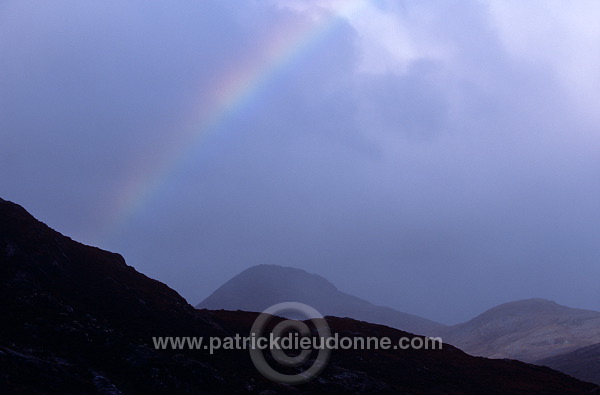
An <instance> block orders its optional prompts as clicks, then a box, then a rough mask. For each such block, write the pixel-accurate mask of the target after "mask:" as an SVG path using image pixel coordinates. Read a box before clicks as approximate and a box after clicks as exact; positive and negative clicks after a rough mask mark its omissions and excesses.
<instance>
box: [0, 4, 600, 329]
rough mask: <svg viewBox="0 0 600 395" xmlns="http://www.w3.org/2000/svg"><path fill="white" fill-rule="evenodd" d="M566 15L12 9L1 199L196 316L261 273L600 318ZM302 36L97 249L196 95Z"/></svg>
mask: <svg viewBox="0 0 600 395" xmlns="http://www.w3.org/2000/svg"><path fill="white" fill-rule="evenodd" d="M546 4H548V5H547V6H546ZM580 4H584V3H578V5H569V6H565V5H564V3H559V2H551V3H544V5H543V6H542V5H541V4H537V3H536V4H532V5H529V3H528V4H527V5H523V4H520V3H516V2H515V3H511V2H508V3H507V2H466V3H460V4H447V3H446V2H435V1H432V2H404V3H402V4H400V3H398V2H393V1H390V2H386V1H381V2H367V1H362V2H353V3H349V2H346V1H333V0H327V1H325V0H323V1H311V2H308V1H298V2H277V1H271V2H245V3H244V4H243V5H240V4H237V3H236V4H235V5H233V4H232V3H226V2H221V1H215V2H208V1H206V2H202V3H197V2H180V3H172V2H157V3H152V4H148V3H146V2H130V3H126V4H125V3H122V2H105V3H97V4H95V5H89V4H87V5H86V4H84V3H80V2H68V1H64V2H55V3H53V5H52V7H47V8H43V7H41V6H40V7H37V6H36V7H35V8H34V7H31V4H30V3H27V2H17V1H14V2H7V3H5V5H4V8H2V9H1V10H0V20H1V21H3V22H2V23H0V70H1V71H2V73H0V104H1V106H0V130H3V131H8V132H3V134H2V145H1V146H0V165H1V166H0V177H1V179H2V181H3V188H4V193H5V194H6V195H5V196H3V197H4V198H10V199H13V200H16V201H18V202H19V203H22V204H24V205H25V206H26V207H28V208H30V209H31V210H32V211H33V212H34V214H36V215H38V216H40V217H41V218H42V219H43V220H45V221H47V222H48V223H49V224H50V225H52V226H54V227H56V228H58V229H59V230H61V231H63V232H65V233H67V234H69V235H71V236H73V237H74V238H77V239H81V240H83V241H86V242H88V243H91V244H98V243H99V244H101V246H102V247H105V248H110V249H113V250H117V251H120V252H122V253H124V255H125V256H126V258H127V259H128V262H129V263H130V264H133V265H134V266H136V268H138V269H139V270H141V271H143V272H145V273H147V274H149V275H151V276H153V277H156V278H158V279H159V280H161V281H165V282H166V283H168V284H169V285H171V286H173V287H175V288H176V289H177V290H178V291H179V292H181V293H182V294H183V295H184V296H185V297H186V298H188V299H189V301H190V302H192V303H197V302H198V301H200V299H202V298H203V297H205V296H207V295H208V293H209V292H210V291H212V290H213V289H215V288H216V287H217V286H218V285H220V283H221V282H223V281H225V280H227V279H228V278H229V277H230V276H233V275H235V274H237V273H238V272H239V271H241V270H243V269H245V268H246V267H248V266H250V265H253V264H259V263H275V264H283V265H292V266H298V267H302V268H304V269H307V270H309V271H313V272H317V273H320V274H322V275H325V276H326V277H328V278H330V279H331V280H332V281H333V282H334V283H335V284H337V285H339V286H340V288H341V289H342V290H344V291H347V292H350V293H356V294H358V295H359V296H363V297H365V298H367V299H370V300H373V301H375V302H377V303H382V304H389V305H392V306H394V307H397V308H400V309H403V310H406V311H410V312H413V313H417V314H422V315H425V316H428V317H431V318H434V319H439V320H445V321H449V322H450V321H458V320H460V319H467V318H470V316H471V315H472V314H475V313H477V312H480V311H481V310H482V309H484V308H487V307H490V306H491V305H493V304H495V303H501V302H505V301H507V300H510V299H517V298H522V297H523V298H524V297H533V296H539V297H547V298H553V299H557V300H558V301H559V302H562V303H567V304H571V305H575V306H580V307H588V308H596V309H600V306H599V305H598V304H597V301H598V300H600V294H599V292H600V291H598V287H597V285H596V284H595V279H596V278H597V276H598V275H600V272H598V270H600V269H598V266H597V264H596V262H595V259H596V257H597V256H598V255H599V253H600V251H599V249H598V246H597V243H596V241H595V239H594V235H597V234H598V232H599V231H600V229H598V226H599V225H598V224H600V207H599V206H598V203H597V202H598V201H600V199H598V197H599V194H600V170H599V169H600V161H599V160H598V159H597V152H598V144H599V143H600V141H599V140H598V137H597V122H598V119H597V112H596V111H595V103H596V102H597V98H596V96H597V91H598V89H596V88H597V84H598V72H597V71H596V70H598V68H597V67H595V65H596V64H597V62H598V59H597V55H596V51H595V50H594V51H592V48H593V47H594V46H597V45H596V44H597V42H598V31H599V29H598V28H597V27H596V25H595V24H594V23H592V22H593V21H592V16H593V15H594V13H593V10H594V9H595V8H593V7H595V6H594V5H592V4H591V3H590V4H587V5H585V4H584V5H580ZM298 26H299V27H309V28H311V29H308V30H307V32H308V33H310V32H321V34H315V35H313V36H310V37H311V38H312V40H309V44H310V45H305V46H303V47H302V50H301V51H300V50H299V51H296V52H294V51H291V52H290V53H292V54H293V55H294V56H289V57H288V58H286V59H288V61H287V62H283V63H281V64H280V67H275V68H272V69H270V70H271V73H270V74H268V75H265V76H264V77H265V79H263V80H261V81H263V84H262V85H261V89H259V90H256V92H254V93H255V94H253V95H250V96H249V97H251V100H247V103H245V105H244V106H242V107H240V108H241V109H240V110H238V111H235V112H233V113H231V114H228V116H227V117H226V120H225V121H224V122H222V123H220V124H219V129H218V132H214V133H212V134H210V133H209V134H207V135H206V136H204V137H203V138H202V140H201V143H199V144H198V145H197V146H194V147H193V149H191V152H192V153H191V155H189V157H186V158H185V160H182V161H181V164H180V165H179V166H178V167H177V168H176V169H175V170H174V171H172V172H171V173H169V177H166V178H165V179H164V180H163V182H162V183H161V184H160V188H158V189H156V190H155V192H154V193H153V194H151V195H150V196H148V197H147V198H146V199H145V200H143V204H142V205H141V206H140V207H142V209H140V210H139V211H138V212H136V213H135V214H134V215H133V216H132V217H131V218H130V219H129V220H128V221H127V222H126V223H125V224H124V226H123V227H122V228H121V229H120V230H118V231H116V230H115V231H114V233H113V235H112V236H113V237H112V238H111V240H110V241H106V240H105V239H100V238H99V237H98V232H97V228H98V227H99V226H100V224H103V223H104V220H105V217H106V213H107V212H108V211H110V209H111V207H112V206H114V204H115V201H116V200H117V198H118V197H119V196H120V193H121V192H122V190H123V188H124V187H126V186H127V182H128V180H130V179H132V178H133V179H135V178H136V177H137V176H138V175H139V174H144V172H146V171H148V169H152V168H153V166H154V164H155V163H156V161H157V160H159V159H160V158H161V155H164V153H165V151H167V150H168V149H169V147H171V146H177V144H176V143H177V142H181V141H184V140H182V139H184V138H185V136H186V135H187V133H193V132H194V131H195V129H193V128H194V126H195V125H196V123H194V122H197V124H198V125H199V126H198V127H201V124H200V122H199V121H194V122H191V121H190V120H196V119H202V117H200V116H199V115H198V114H200V115H201V114H204V112H205V111H207V109H210V108H212V107H211V106H213V105H214V102H215V100H216V98H215V90H214V89H212V87H214V86H218V85H219V83H220V82H227V81H226V78H228V77H230V76H232V75H234V74H235V73H234V71H236V70H237V71H240V72H241V74H239V75H244V74H243V72H244V71H247V69H246V67H247V65H252V64H254V63H256V62H254V63H253V61H256V60H257V59H258V60H260V59H263V58H264V57H267V55H268V51H267V49H268V48H270V47H268V45H267V44H269V43H271V42H272V41H273V40H275V39H276V40H279V41H277V42H283V43H288V44H289V45H292V43H297V42H298V41H297V40H296V41H293V40H291V38H290V37H291V36H286V35H283V34H284V33H282V32H288V33H289V32H290V31H293V29H290V27H298ZM324 26H325V27H327V29H321V30H319V28H320V27H321V28H322V27H324ZM286 28H287V30H286ZM323 32H325V33H323ZM288 39H290V42H287V41H286V40H288ZM259 63H260V62H259ZM273 70H275V71H273ZM236 75H237V74H236ZM224 86H226V84H224ZM190 125H191V126H190ZM190 128H191V129H190ZM573 284H579V285H578V286H577V287H573ZM473 295H478V297H477V298H476V300H474V298H473Z"/></svg>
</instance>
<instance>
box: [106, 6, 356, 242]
mask: <svg viewBox="0 0 600 395" xmlns="http://www.w3.org/2000/svg"><path fill="white" fill-rule="evenodd" d="M339 4H340V5H339V6H337V7H335V9H333V10H328V11H327V12H326V13H321V14H320V15H319V16H317V17H315V18H312V19H310V18H306V19H305V20H303V21H302V22H299V23H297V24H288V25H287V26H283V27H281V28H280V29H278V30H277V31H276V32H274V33H273V34H271V38H270V40H267V42H265V43H261V44H263V45H261V49H260V50H259V52H258V53H256V54H253V56H252V57H250V58H249V59H248V60H247V61H246V62H240V63H239V65H238V66H237V67H235V68H234V69H232V70H229V71H227V72H225V73H223V75H221V76H219V78H217V79H215V81H216V83H215V84H214V86H212V87H206V86H203V87H202V88H201V89H199V91H201V92H206V91H208V92H210V95H209V97H210V98H211V100H209V101H208V102H209V103H207V100H206V94H203V95H202V99H198V103H196V105H195V106H194V107H193V111H191V112H192V114H191V116H190V117H189V119H188V120H186V121H185V122H184V123H183V125H184V126H183V127H181V128H178V130H177V131H176V132H173V133H169V132H168V131H165V137H166V138H168V141H165V143H164V144H163V146H162V147H161V150H162V151H161V152H160V155H159V157H158V158H154V160H153V161H152V163H147V162H144V163H143V164H142V163H139V164H138V167H137V168H134V169H130V170H131V176H129V179H127V180H126V181H125V182H124V184H123V186H122V187H121V188H120V190H119V191H118V193H117V196H116V198H115V199H114V202H113V204H112V206H111V207H110V209H109V213H107V215H105V221H106V222H105V224H104V226H103V227H102V229H103V230H102V235H101V236H100V237H99V239H101V240H105V241H109V240H111V239H112V237H113V236H115V235H116V234H118V233H119V231H120V230H121V229H122V228H123V227H124V226H125V225H126V224H127V223H128V222H129V221H130V220H131V219H132V218H133V217H135V216H136V214H138V213H139V212H140V211H142V210H143V208H144V207H145V206H146V205H147V202H148V201H149V200H150V199H151V198H152V196H154V195H155V194H156V193H157V192H158V191H159V190H160V189H161V186H163V185H164V184H165V183H166V182H167V180H169V179H170V178H171V177H172V175H173V174H174V173H176V172H177V170H178V169H179V168H180V167H181V166H182V165H183V164H184V163H185V162H186V159H187V158H189V157H191V156H192V155H193V154H194V153H195V152H196V151H197V149H198V147H199V145H200V144H201V143H202V141H203V140H204V139H205V137H206V136H207V135H210V134H211V133H213V132H216V131H217V130H223V129H224V127H225V126H226V124H227V122H228V120H231V119H232V118H233V117H235V116H236V115H237V114H239V113H240V112H241V111H243V110H244V109H246V108H248V107H249V106H250V105H251V104H252V103H253V101H254V100H255V98H257V97H259V96H260V94H261V93H262V92H263V91H265V90H267V89H268V88H269V86H270V82H271V81H274V80H276V78H275V77H276V76H277V75H278V74H280V73H283V72H285V70H286V69H288V68H289V67H290V66H292V65H293V64H294V63H296V62H297V61H298V60H299V59H301V58H303V57H305V56H307V54H309V53H310V52H311V50H312V49H313V48H314V47H316V46H317V45H318V44H319V43H320V42H322V41H323V40H324V39H325V38H326V37H327V36H328V35H330V34H331V32H332V31H334V30H335V29H336V27H337V26H338V25H339V23H340V21H341V20H342V18H348V17H350V16H352V15H354V14H356V13H357V12H358V11H359V10H360V9H361V8H362V7H364V5H365V4H366V2H365V1H354V0H343V1H341V2H340V3H339ZM207 88H208V89H207Z"/></svg>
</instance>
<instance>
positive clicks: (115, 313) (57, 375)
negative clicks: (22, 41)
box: [0, 199, 600, 395]
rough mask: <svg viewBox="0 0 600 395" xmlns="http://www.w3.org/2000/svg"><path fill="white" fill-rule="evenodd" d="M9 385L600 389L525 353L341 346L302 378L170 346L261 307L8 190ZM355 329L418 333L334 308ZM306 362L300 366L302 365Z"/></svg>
mask: <svg viewBox="0 0 600 395" xmlns="http://www.w3.org/2000/svg"><path fill="white" fill-rule="evenodd" d="M0 299H1V300H2V301H3V303H2V304H0V316H2V317H3V322H2V325H0V392H1V393H28V394H47V393H56V394H59V393H60V394H63V393H71V394H72V393H77V394H129V393H131V394H133V393H154V394H198V393H201V394H222V393H238V394H244V393H245V394H262V395H264V394H267V393H271V394H306V393H327V394H344V393H364V394H367V393H389V394H392V393H412V394H424V393H430V394H447V393H465V394H479V393H522V394H525V393H528V394H529V393H539V394H557V395H558V394H578V393H591V392H592V391H597V390H600V387H598V386H595V385H593V384H590V383H585V382H582V381H579V380H576V379H574V378H572V377H569V376H567V375H565V374H562V373H559V372H556V371H554V370H552V369H550V368H547V367H539V366H533V365H528V364H524V363H520V362H517V361H503V360H490V359H485V358H474V357H471V356H469V355H467V354H465V353H463V352H462V351H460V350H458V349H456V348H454V347H452V346H450V345H445V347H444V348H443V349H440V350H427V351H420V350H406V352H405V351H402V352H397V351H393V350H341V351H340V352H334V353H333V355H332V358H331V360H330V361H329V363H328V364H327V366H326V369H325V370H324V371H323V373H322V374H321V375H320V376H319V377H318V378H317V379H316V380H314V381H311V382H309V383H307V384H304V385H302V386H299V387H290V386H286V385H281V384H277V383H273V382H271V381H269V380H267V379H265V378H264V377H262V376H261V375H260V374H259V373H258V372H257V370H256V369H255V368H254V366H253V365H252V362H251V360H250V357H249V354H248V351H247V350H222V352H219V353H214V354H213V355H211V354H209V353H208V352H206V351H202V350H193V349H185V348H184V349H176V350H159V349H156V348H155V347H154V346H153V342H152V338H153V337H155V336H163V337H164V336H178V337H181V336H190V337H194V336H203V337H206V338H208V337H211V336H215V337H219V338H223V337H225V336H233V335H235V334H236V333H249V330H250V326H251V325H252V322H253V321H254V320H255V319H256V317H257V314H256V313H249V312H229V311H209V310H204V311H202V310H197V309H194V308H193V307H192V306H190V305H189V304H188V303H187V302H186V301H185V300H184V299H183V298H182V297H181V296H180V295H179V294H178V293H177V292H175V291H174V290H172V289H170V288H169V287H168V286H166V285H165V284H163V283H161V282H159V281H156V280H153V279H150V278H148V277H146V276H144V275H143V274H141V273H138V272H137V271H136V270H135V269H134V268H133V267H131V266H128V265H127V264H126V263H125V261H124V259H123V257H122V256H120V255H119V254H115V253H111V252H108V251H103V250H100V249H98V248H95V247H89V246H85V245H83V244H80V243H77V242H75V241H73V240H71V239H70V238H68V237H66V236H63V235H61V234H60V233H58V232H56V231H54V230H52V229H50V228H49V227H48V226H46V225H45V224H43V223H41V222H39V221H37V220H35V218H33V217H32V216H31V215H30V214H29V213H27V211H26V210H25V209H23V208H22V207H21V206H18V205H16V204H14V203H10V202H7V201H5V200H2V199H0ZM327 322H328V323H329V325H330V327H331V330H332V333H339V334H341V335H343V336H350V335H352V336H362V337H367V336H377V337H379V338H381V337H383V336H386V337H389V338H391V339H397V338H398V337H401V336H403V337H409V338H414V337H415V335H412V334H410V333H406V332H402V331H399V330H395V329H392V328H389V327H385V326H380V325H374V324H369V323H366V322H359V321H355V320H352V319H343V318H336V317H328V318H327ZM296 370H298V369H296Z"/></svg>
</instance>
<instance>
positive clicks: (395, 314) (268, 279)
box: [196, 265, 446, 336]
mask: <svg viewBox="0 0 600 395" xmlns="http://www.w3.org/2000/svg"><path fill="white" fill-rule="evenodd" d="M290 300H292V301H295V302H301V303H305V304H308V305H310V306H312V307H314V308H315V309H317V310H318V311H319V312H320V313H321V314H324V315H333V316H336V317H350V318H355V319H357V320H362V321H367V322H373V323H377V324H383V325H388V326H391V327H394V328H398V329H402V330H404V331H408V332H412V333H418V334H420V335H428V336H436V335H438V334H440V333H442V332H443V331H444V330H445V329H446V326H445V325H442V324H440V323H437V322H435V321H431V320H428V319H426V318H422V317H419V316H416V315H413V314H408V313H403V312H401V311H398V310H394V309H392V308H391V307H385V306H377V305H374V304H372V303H370V302H367V301H366V300H364V299H360V298H357V297H356V296H352V295H349V294H347V293H344V292H341V291H340V290H338V289H337V288H336V287H335V286H334V285H333V284H332V283H330V282H329V281H328V280H327V279H325V278H323V277H321V276H319V275H316V274H311V273H308V272H306V271H304V270H301V269H297V268H293V267H285V266H279V265H258V266H253V267H251V268H248V269H246V270H244V271H243V272H241V273H240V274H238V275H237V276H235V277H233V278H232V279H231V280H229V281H227V282H226V283H225V284H223V285H222V286H221V287H219V289H217V290H216V291H215V292H213V293H212V294H211V295H210V296H209V297H207V298H206V299H204V300H203V301H202V302H200V303H199V304H198V306H196V307H198V308H206V309H213V310H216V309H225V310H245V311H263V310H264V309H266V308H267V307H269V306H271V305H274V304H276V303H280V302H286V301H290Z"/></svg>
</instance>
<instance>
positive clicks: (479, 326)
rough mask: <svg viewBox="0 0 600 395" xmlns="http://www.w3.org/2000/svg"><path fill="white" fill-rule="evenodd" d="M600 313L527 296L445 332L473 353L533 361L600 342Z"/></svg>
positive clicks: (464, 348) (458, 344)
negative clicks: (527, 297)
mask: <svg viewBox="0 0 600 395" xmlns="http://www.w3.org/2000/svg"><path fill="white" fill-rule="evenodd" d="M598 328H600V312H597V311H591V310H582V309H575V308H571V307H566V306H561V305H559V304H557V303H555V302H552V301H549V300H545V299H527V300H520V301H516V302H510V303H505V304H502V305H499V306H496V307H494V308H492V309H490V310H488V311H486V312H484V313H483V314H481V315H479V316H477V317H475V318H473V319H472V320H470V321H467V322H465V323H462V324H458V325H455V326H452V327H450V328H449V329H448V330H447V331H446V332H444V333H443V337H444V340H445V341H447V342H449V343H450V344H453V345H455V346H456V347H458V348H460V349H461V350H464V351H466V352H467V353H469V354H472V355H478V356H484V357H488V358H512V359H518V360H521V361H525V362H534V361H537V360H539V359H542V358H547V357H550V356H554V355H558V354H562V353H565V352H569V351H573V350H576V349H578V348H580V347H584V346H587V345H590V344H594V343H598V342H600V331H599V330H598Z"/></svg>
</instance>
